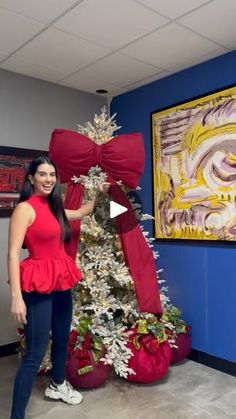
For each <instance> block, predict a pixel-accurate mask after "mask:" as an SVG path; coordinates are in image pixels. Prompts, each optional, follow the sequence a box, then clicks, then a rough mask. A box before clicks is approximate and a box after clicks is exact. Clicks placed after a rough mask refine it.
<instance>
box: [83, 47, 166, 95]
mask: <svg viewBox="0 0 236 419" xmlns="http://www.w3.org/2000/svg"><path fill="white" fill-rule="evenodd" d="M158 70H159V69H158V68H156V67H153V66H151V65H149V64H146V63H143V62H140V61H137V60H135V59H133V58H129V57H127V56H125V55H121V54H118V53H117V54H113V55H111V56H109V57H107V58H104V59H103V60H101V61H99V62H98V63H95V64H93V65H91V66H89V67H87V68H86V69H84V70H81V71H80V72H79V74H81V75H87V77H91V78H95V79H96V80H98V81H100V82H101V83H106V82H107V83H111V84H114V85H116V86H119V87H124V86H127V85H128V84H130V83H135V82H137V81H139V80H140V79H143V78H145V77H149V76H151V75H153V74H156V73H158ZM160 71H161V70H160Z"/></svg>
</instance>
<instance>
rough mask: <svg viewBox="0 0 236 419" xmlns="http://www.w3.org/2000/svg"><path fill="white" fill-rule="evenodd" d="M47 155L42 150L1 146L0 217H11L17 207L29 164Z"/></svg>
mask: <svg viewBox="0 0 236 419" xmlns="http://www.w3.org/2000/svg"><path fill="white" fill-rule="evenodd" d="M47 154H48V153H47V151H42V150H31V149H26V148H18V147H5V146H0V217H9V216H10V215H11V212H12V210H13V208H14V207H15V206H16V204H17V201H18V198H19V192H20V190H21V187H22V184H23V180H24V176H25V170H26V167H27V165H28V163H29V162H30V161H31V160H32V159H33V158H35V157H38V156H45V155H47Z"/></svg>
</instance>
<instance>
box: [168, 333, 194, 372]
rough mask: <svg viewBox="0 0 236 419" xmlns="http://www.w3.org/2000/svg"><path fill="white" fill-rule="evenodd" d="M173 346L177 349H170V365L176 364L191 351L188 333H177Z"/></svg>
mask: <svg viewBox="0 0 236 419" xmlns="http://www.w3.org/2000/svg"><path fill="white" fill-rule="evenodd" d="M175 345H177V346H178V348H171V360H170V363H171V364H176V363H177V362H180V361H182V360H183V359H184V358H186V357H187V356H188V355H189V354H190V351H191V336H190V335H189V334H188V333H179V334H178V335H177V338H176V341H175Z"/></svg>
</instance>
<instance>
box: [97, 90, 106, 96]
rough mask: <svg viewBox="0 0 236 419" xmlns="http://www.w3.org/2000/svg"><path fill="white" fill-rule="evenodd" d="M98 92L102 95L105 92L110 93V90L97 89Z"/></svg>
mask: <svg viewBox="0 0 236 419" xmlns="http://www.w3.org/2000/svg"><path fill="white" fill-rule="evenodd" d="M96 93H99V94H100V95H104V94H105V93H108V90H106V89H97V90H96Z"/></svg>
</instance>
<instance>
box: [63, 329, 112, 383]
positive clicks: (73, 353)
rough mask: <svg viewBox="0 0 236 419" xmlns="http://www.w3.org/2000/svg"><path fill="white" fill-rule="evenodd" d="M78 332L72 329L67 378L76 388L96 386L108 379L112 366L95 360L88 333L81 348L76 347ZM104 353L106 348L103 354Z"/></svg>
mask: <svg viewBox="0 0 236 419" xmlns="http://www.w3.org/2000/svg"><path fill="white" fill-rule="evenodd" d="M77 338H78V332H76V331H72V332H71V334H70V340H69V345H68V359H67V365H66V376H67V380H68V381H69V382H70V383H71V385H72V386H73V387H75V388H85V389H88V388H96V387H99V386H101V385H102V384H103V383H104V382H105V381H106V379H107V377H108V374H109V371H110V367H109V365H104V364H103V363H101V362H99V360H95V358H94V354H93V351H92V344H91V336H90V334H89V333H87V334H86V336H85V340H84V342H83V344H82V346H81V348H79V349H77V348H75V344H76V342H77ZM103 355H104V349H103V354H102V356H103Z"/></svg>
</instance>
